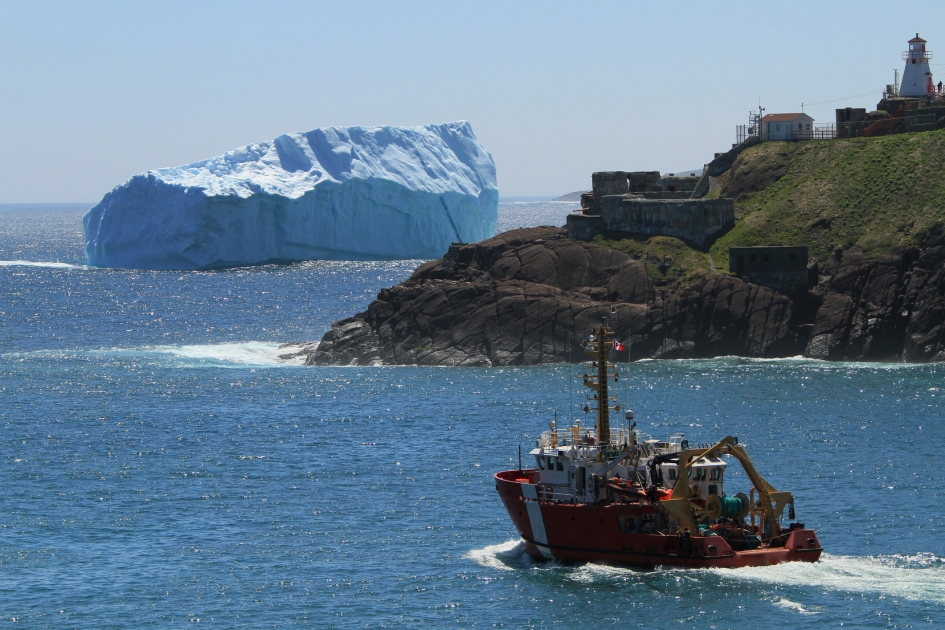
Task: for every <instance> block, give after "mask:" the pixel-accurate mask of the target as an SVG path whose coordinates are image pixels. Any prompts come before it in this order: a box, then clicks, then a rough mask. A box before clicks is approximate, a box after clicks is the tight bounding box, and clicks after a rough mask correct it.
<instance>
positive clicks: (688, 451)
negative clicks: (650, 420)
mask: <svg viewBox="0 0 945 630" xmlns="http://www.w3.org/2000/svg"><path fill="white" fill-rule="evenodd" d="M612 339H613V334H612V333H611V332H610V331H609V330H607V329H606V327H605V326H603V325H602V326H600V327H599V328H598V329H597V331H596V333H595V334H594V335H591V336H590V337H589V338H588V340H587V341H586V342H585V345H584V347H585V351H586V353H587V354H588V355H589V356H590V358H591V364H590V367H591V369H590V370H589V372H590V374H588V373H585V374H584V379H583V380H584V385H585V386H586V387H588V388H590V389H591V390H592V391H593V395H588V397H587V398H588V403H587V404H585V406H584V411H585V413H589V412H590V411H596V413H597V422H596V426H595V427H594V428H593V429H591V428H586V429H582V428H581V426H580V422H576V423H575V424H574V426H572V427H569V428H566V429H560V430H559V429H558V428H557V426H556V423H555V422H552V425H551V430H550V431H546V432H545V433H543V434H542V435H541V437H539V438H538V440H537V445H536V448H535V449H534V450H532V451H531V452H530V455H531V456H532V457H534V458H535V459H534V461H535V464H536V467H535V468H529V469H523V470H505V471H502V472H499V473H496V475H495V481H496V491H497V492H498V493H499V496H500V497H501V499H502V502H503V503H504V504H505V508H506V509H507V510H508V512H509V516H511V517H512V522H513V523H514V524H515V528H516V529H517V530H518V532H519V534H521V536H522V539H523V540H524V542H525V547H526V549H527V550H528V553H529V554H530V555H531V556H533V557H534V558H536V559H556V560H562V561H565V562H605V563H610V564H621V565H633V566H642V567H653V566H657V565H666V566H685V567H746V566H766V565H772V564H777V563H779V562H790V561H801V562H816V561H817V559H818V558H820V554H821V552H822V551H823V549H822V548H821V546H820V542H819V541H818V539H817V535H816V534H815V533H814V531H813V530H811V529H807V528H806V527H804V524H803V523H796V522H793V523H790V524H789V525H788V526H787V527H782V524H781V522H782V518H783V513H784V511H785V509H787V510H788V515H789V519H790V520H793V519H794V497H793V495H792V494H791V493H790V492H783V491H781V492H779V491H777V490H775V489H774V488H773V487H772V486H771V484H769V483H768V482H767V481H765V480H764V478H763V477H762V476H761V475H760V474H758V472H757V471H756V470H755V467H754V466H753V465H752V463H751V460H750V459H749V458H748V455H747V454H746V452H745V449H744V448H743V447H741V446H739V444H738V438H735V437H731V436H729V437H726V438H724V439H723V440H721V441H719V442H718V443H716V444H702V445H698V446H695V447H693V446H691V445H690V444H689V443H688V441H687V440H686V439H684V436H682V435H676V436H673V437H672V438H670V439H668V440H663V441H661V440H652V439H641V436H640V434H639V432H637V431H636V430H635V429H636V423H633V424H630V426H629V427H628V428H626V429H623V428H621V429H614V430H611V427H610V411H618V412H619V411H620V406H619V405H617V404H614V405H613V406H611V403H616V399H615V398H613V397H611V396H610V395H609V394H608V381H609V380H613V381H617V379H618V377H619V375H618V374H617V372H616V366H615V365H613V364H609V363H608V362H607V355H608V351H609V350H610V349H611V348H612V347H613V346H614V342H613V341H612ZM591 405H596V406H595V407H592V406H591ZM626 418H627V421H628V423H629V422H630V421H631V420H632V419H633V414H632V412H629V411H628V412H627V413H626ZM726 456H730V457H734V458H735V459H736V460H737V461H738V462H739V463H740V464H741V466H742V468H743V469H744V471H745V473H746V476H747V478H748V480H749V481H750V482H751V484H752V486H753V487H751V488H750V490H749V493H748V494H747V495H746V494H745V493H742V492H740V493H738V494H736V495H734V496H727V495H726V494H725V492H724V483H725V469H726V466H727V463H726V461H725V459H723V457H726Z"/></svg>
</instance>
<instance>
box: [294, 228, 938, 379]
mask: <svg viewBox="0 0 945 630" xmlns="http://www.w3.org/2000/svg"><path fill="white" fill-rule="evenodd" d="M823 273H824V275H823V276H822V277H821V282H820V284H819V285H818V286H817V287H816V288H815V289H814V290H812V291H809V292H802V293H792V294H788V293H782V292H779V291H776V290H774V289H771V288H768V287H765V286H760V285H755V284H749V283H747V282H744V281H743V280H740V279H739V278H736V277H734V276H730V275H723V274H717V273H710V274H706V275H705V276H704V277H702V279H701V280H699V281H697V282H696V283H695V284H692V285H690V286H688V287H683V288H670V289H659V288H655V287H654V286H653V283H652V282H651V281H650V276H649V271H648V267H647V265H646V263H645V262H644V261H642V260H636V259H634V258H632V257H631V256H630V255H629V254H626V253H623V252H620V251H617V250H614V249H611V248H608V247H604V246H601V245H598V244H595V243H588V242H582V241H574V240H571V239H568V238H567V237H566V236H565V230H563V229H560V228H550V227H540V228H529V229H519V230H512V231H509V232H506V233H504V234H500V235H499V236H496V237H494V238H491V239H488V240H485V241H482V242H480V243H476V244H472V245H464V246H463V247H461V248H460V249H459V250H458V252H455V258H452V257H451V258H446V259H443V260H436V261H431V262H428V263H426V264H424V265H422V266H421V267H419V268H418V269H417V270H416V271H415V272H414V274H413V275H412V276H411V277H410V278H409V279H408V280H407V281H405V282H403V283H401V284H399V285H397V286H395V287H392V288H390V289H384V290H382V291H381V292H380V294H379V295H378V296H377V299H376V300H375V301H374V302H372V303H371V304H370V305H369V306H368V309H367V311H365V312H363V313H359V314H358V315H355V316H354V317H351V318H348V319H343V320H341V321H338V322H335V323H334V324H333V325H332V328H331V330H330V331H328V332H327V333H326V334H325V336H324V338H323V339H322V340H321V342H320V343H319V344H318V345H317V347H311V346H310V347H308V348H305V349H301V348H300V349H299V350H298V354H301V355H303V356H305V357H306V364H307V365H337V364H341V365H364V364H400V365H449V366H456V365H474V366H501V365H533V364H541V363H560V362H566V361H569V360H570V361H575V362H576V361H581V360H583V359H584V356H583V353H582V352H581V348H580V343H581V340H582V338H583V336H584V333H585V332H586V331H587V330H589V329H590V328H591V327H593V326H595V325H596V324H597V323H598V322H599V320H600V318H601V317H608V316H610V314H611V309H612V308H613V309H614V316H612V317H611V319H610V320H609V324H610V325H611V326H612V327H613V328H614V329H615V330H616V333H617V336H618V339H621V340H625V341H628V343H627V344H626V345H627V349H625V350H624V351H623V352H622V353H619V355H620V356H619V357H618V358H619V359H620V360H626V359H627V358H628V357H627V353H628V352H629V354H630V358H632V359H640V358H646V357H652V358H707V357H715V356H726V355H736V356H745V357H771V358H775V357H788V356H797V355H801V354H803V355H805V356H808V357H812V358H819V359H830V360H856V361H899V360H905V361H938V360H943V359H945V330H943V326H942V323H943V319H945V238H943V237H942V236H941V235H938V236H932V237H930V238H929V240H928V241H927V243H926V246H925V247H924V248H922V249H921V250H919V249H914V250H907V251H903V252H899V253H895V254H891V255H889V256H887V257H885V258H884V259H882V260H880V261H877V262H871V261H869V260H868V259H867V258H866V257H865V256H864V254H863V253H862V251H860V250H858V249H856V248H853V249H851V250H848V251H847V252H835V253H834V254H833V255H832V256H831V257H830V259H829V260H828V261H827V262H826V263H825V265H824V269H823Z"/></svg>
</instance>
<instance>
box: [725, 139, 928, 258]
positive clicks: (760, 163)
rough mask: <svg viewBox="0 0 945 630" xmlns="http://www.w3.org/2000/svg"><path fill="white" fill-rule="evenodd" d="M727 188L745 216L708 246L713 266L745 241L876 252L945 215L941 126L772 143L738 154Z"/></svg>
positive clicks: (905, 242)
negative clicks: (871, 135) (775, 176)
mask: <svg viewBox="0 0 945 630" xmlns="http://www.w3.org/2000/svg"><path fill="white" fill-rule="evenodd" d="M766 174H767V175H768V177H766ZM772 174H778V175H782V174H783V175H782V176H781V177H780V179H779V180H777V181H771V180H772V179H773V178H772V177H771V175H772ZM721 194H722V196H735V206H736V210H737V212H736V214H737V216H738V217H739V218H738V220H737V221H736V224H735V227H734V228H733V229H732V230H731V231H730V232H728V233H727V234H725V235H723V236H722V237H721V238H719V239H718V240H717V241H716V242H715V243H714V244H713V245H712V247H711V249H710V252H711V253H712V255H713V258H714V259H715V262H716V265H721V266H725V267H727V266H728V248H729V247H733V246H747V245H807V246H808V247H809V248H810V255H811V256H814V257H816V258H818V259H820V260H824V259H825V258H826V257H827V256H829V254H830V252H832V251H833V250H834V249H836V248H844V249H845V248H847V247H850V246H853V245H857V246H859V247H861V248H863V250H864V251H865V252H866V253H867V255H868V256H869V257H870V258H873V259H876V258H879V257H881V256H882V255H883V254H885V253H887V252H888V251H890V250H891V249H893V248H897V247H909V246H915V245H920V244H921V242H922V240H924V238H925V237H926V236H927V235H928V233H929V231H930V230H931V229H932V228H933V227H935V226H936V225H937V224H938V225H941V224H942V223H943V222H945V131H933V132H925V133H914V134H901V135H894V136H884V137H879V138H857V139H850V140H828V141H813V142H796V143H789V142H766V143H764V144H762V145H759V146H757V147H752V148H750V149H748V150H746V151H745V152H744V153H742V155H740V156H739V158H738V160H736V162H735V164H734V166H733V167H732V169H731V170H730V171H729V172H728V173H726V174H725V175H723V183H722V188H721Z"/></svg>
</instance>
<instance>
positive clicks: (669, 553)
mask: <svg viewBox="0 0 945 630" xmlns="http://www.w3.org/2000/svg"><path fill="white" fill-rule="evenodd" d="M534 474H535V471H518V470H514V471H503V472H500V473H497V474H496V475H495V481H496V490H497V491H498V493H499V496H500V498H501V499H502V502H503V503H504V504H505V508H506V510H507V511H508V513H509V516H510V517H511V518H512V522H513V523H514V525H515V528H516V529H517V530H518V532H519V534H520V535H521V537H522V539H523V541H524V542H525V548H526V550H527V551H528V553H529V555H531V556H532V557H534V558H536V559H545V560H552V559H553V560H560V561H563V562H603V563H607V564H619V565H628V566H639V567H654V566H684V567H692V568H709V567H720V568H737V567H751V566H770V565H774V564H779V563H781V562H816V561H817V560H818V559H819V558H820V554H821V553H822V551H823V549H822V547H821V546H820V541H819V540H818V539H817V534H816V533H815V532H814V531H813V530H811V529H794V530H792V531H790V532H788V533H787V538H786V539H785V543H784V545H783V546H780V547H760V548H758V549H750V550H744V551H736V550H734V549H732V547H731V546H730V545H729V543H728V542H726V540H725V539H723V538H721V537H720V536H692V537H691V538H683V537H680V536H675V535H663V534H657V533H653V534H650V533H637V532H630V531H628V525H629V524H630V523H638V522H640V519H641V518H645V517H646V516H647V515H652V514H655V513H656V512H657V508H656V507H655V506H653V505H652V504H639V503H619V502H611V503H607V504H602V505H591V504H572V503H565V502H555V501H547V500H541V499H539V497H538V487H537V486H536V485H535V484H534V483H532V479H533V476H534Z"/></svg>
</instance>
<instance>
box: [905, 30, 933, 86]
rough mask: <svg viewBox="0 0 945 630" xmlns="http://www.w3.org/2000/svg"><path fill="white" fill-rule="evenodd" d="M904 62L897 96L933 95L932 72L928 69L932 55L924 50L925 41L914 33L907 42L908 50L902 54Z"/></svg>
mask: <svg viewBox="0 0 945 630" xmlns="http://www.w3.org/2000/svg"><path fill="white" fill-rule="evenodd" d="M902 58H903V59H905V60H906V70H905V72H903V73H902V85H901V86H899V96H911V97H916V96H928V95H930V94H934V93H935V86H934V84H933V83H932V71H931V70H930V69H929V59H931V58H932V53H930V52H929V51H927V50H926V49H925V40H924V39H922V38H921V37H919V34H918V33H916V34H915V37H913V38H912V39H910V40H909V50H907V51H906V52H904V53H902Z"/></svg>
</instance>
